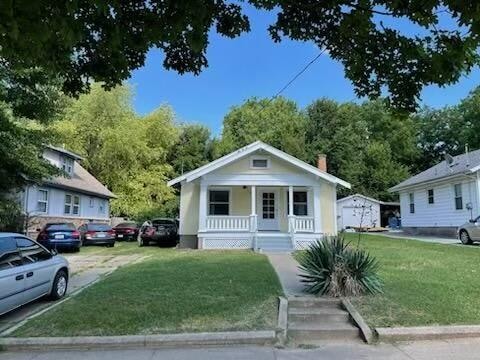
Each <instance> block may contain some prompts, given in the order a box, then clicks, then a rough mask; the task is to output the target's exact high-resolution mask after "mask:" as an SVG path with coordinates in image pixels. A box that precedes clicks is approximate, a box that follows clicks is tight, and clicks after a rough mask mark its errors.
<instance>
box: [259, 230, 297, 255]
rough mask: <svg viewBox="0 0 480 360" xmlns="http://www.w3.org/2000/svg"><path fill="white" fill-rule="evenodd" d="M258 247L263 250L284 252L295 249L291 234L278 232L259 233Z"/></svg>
mask: <svg viewBox="0 0 480 360" xmlns="http://www.w3.org/2000/svg"><path fill="white" fill-rule="evenodd" d="M257 247H258V249H260V250H262V251H279V252H283V251H292V250H293V247H292V241H291V239H290V236H288V235H282V234H276V233H263V234H260V233H259V234H257Z"/></svg>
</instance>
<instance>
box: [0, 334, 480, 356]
mask: <svg viewBox="0 0 480 360" xmlns="http://www.w3.org/2000/svg"><path fill="white" fill-rule="evenodd" d="M478 354H480V339H466V340H451V341H426V342H415V343H410V344H408V343H405V344H395V345H393V344H380V345H364V344H357V343H355V344H349V343H347V344H345V343H326V344H325V345H323V346H320V347H318V348H316V349H308V350H302V349H275V348H271V347H249V346H248V347H247V346H245V347H225V348H210V347H205V348H200V349H161V350H152V349H139V350H127V349H121V350H101V351H95V350H88V351H53V352H18V353H2V354H1V358H2V360H33V359H35V360H64V359H69V360H77V359H78V360H97V359H98V360H129V359H131V360H157V359H158V360H163V359H175V360H224V359H228V360H250V359H255V360H301V359H305V360H343V359H345V360H357V359H372V360H375V359H379V360H380V359H384V360H385V359H388V360H432V359H435V360H447V359H448V360H454V359H462V360H474V359H478V358H479V355H478Z"/></svg>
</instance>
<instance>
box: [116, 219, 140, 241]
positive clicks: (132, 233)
mask: <svg viewBox="0 0 480 360" xmlns="http://www.w3.org/2000/svg"><path fill="white" fill-rule="evenodd" d="M113 230H114V231H115V240H117V241H122V240H125V241H135V240H137V238H138V233H139V232H140V227H139V226H138V224H137V223H134V222H124V223H121V224H118V225H117V226H115V227H114V228H113Z"/></svg>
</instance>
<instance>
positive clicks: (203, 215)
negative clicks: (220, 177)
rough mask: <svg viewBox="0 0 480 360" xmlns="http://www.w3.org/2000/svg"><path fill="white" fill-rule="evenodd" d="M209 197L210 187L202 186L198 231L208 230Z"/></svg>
mask: <svg viewBox="0 0 480 360" xmlns="http://www.w3.org/2000/svg"><path fill="white" fill-rule="evenodd" d="M207 195H208V185H207V184H203V183H201V184H200V201H199V206H198V231H199V232H203V231H206V230H207Z"/></svg>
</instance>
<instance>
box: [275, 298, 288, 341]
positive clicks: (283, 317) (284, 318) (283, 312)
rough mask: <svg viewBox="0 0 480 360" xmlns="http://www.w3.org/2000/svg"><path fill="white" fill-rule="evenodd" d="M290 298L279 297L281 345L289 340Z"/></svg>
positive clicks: (279, 338)
mask: <svg viewBox="0 0 480 360" xmlns="http://www.w3.org/2000/svg"><path fill="white" fill-rule="evenodd" d="M287 322H288V300H287V299H286V298H284V297H283V296H280V297H279V298H278V323H277V328H278V341H279V343H280V345H282V346H283V345H285V344H286V342H287Z"/></svg>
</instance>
